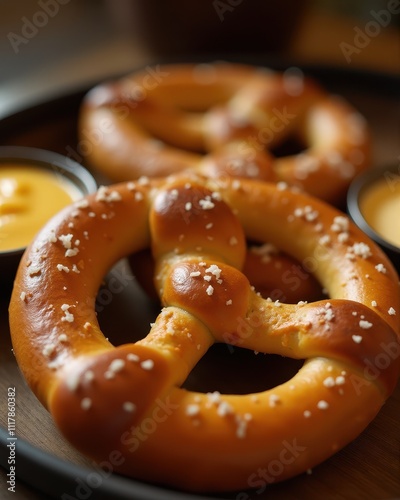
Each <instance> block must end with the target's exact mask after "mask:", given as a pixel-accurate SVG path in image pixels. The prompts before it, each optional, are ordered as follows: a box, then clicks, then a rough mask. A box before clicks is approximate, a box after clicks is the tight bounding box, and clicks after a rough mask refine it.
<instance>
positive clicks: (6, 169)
mask: <svg viewBox="0 0 400 500" xmlns="http://www.w3.org/2000/svg"><path fill="white" fill-rule="evenodd" d="M81 197H82V192H81V191H80V190H79V188H78V187H77V186H76V185H75V184H73V183H72V182H71V181H70V180H69V179H67V178H65V177H64V176H63V175H62V174H58V173H57V172H54V171H51V170H47V169H44V168H42V167H27V166H23V165H19V164H18V163H16V164H14V163H11V162H10V163H9V164H3V165H1V166H0V251H4V250H14V249H16V248H21V247H25V246H26V245H27V244H28V243H29V242H30V241H31V240H32V239H33V237H34V236H35V234H36V233H37V232H38V231H39V229H40V228H41V227H42V226H43V225H44V224H45V223H46V222H47V221H48V220H49V219H50V217H52V216H53V215H55V214H56V213H57V212H58V211H59V210H61V209H62V208H64V207H65V206H66V205H69V204H70V203H72V202H73V201H75V200H78V199H79V198H81Z"/></svg>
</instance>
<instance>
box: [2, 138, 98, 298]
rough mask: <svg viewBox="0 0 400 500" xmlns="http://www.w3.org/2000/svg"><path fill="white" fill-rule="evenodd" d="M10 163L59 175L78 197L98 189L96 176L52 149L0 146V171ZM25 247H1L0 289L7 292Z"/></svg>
mask: <svg viewBox="0 0 400 500" xmlns="http://www.w3.org/2000/svg"><path fill="white" fill-rule="evenodd" d="M10 164H11V165H12V164H15V165H20V166H24V167H35V168H41V169H46V170H50V171H52V172H56V173H57V176H62V177H64V178H65V179H66V180H68V181H69V182H71V183H72V184H73V185H74V186H75V187H76V188H77V189H76V191H77V193H79V192H80V193H81V197H83V196H85V195H87V194H89V193H92V192H94V191H95V190H96V189H97V184H96V181H95V179H94V178H93V177H92V175H91V174H90V173H89V172H88V171H87V170H86V169H85V168H84V167H82V165H80V164H79V163H76V162H75V161H73V160H71V159H70V158H67V157H65V156H62V155H60V154H58V153H55V152H52V151H46V150H43V149H37V148H29V147H24V146H2V147H0V170H1V168H2V166H5V165H10ZM77 199H79V197H77ZM0 209H1V206H0ZM0 216H1V210H0ZM0 231H1V219H0ZM25 248H26V246H23V247H19V248H11V249H7V250H0V292H5V293H8V292H9V290H10V288H11V286H12V282H13V280H14V277H15V272H16V270H17V267H18V264H19V261H20V259H21V256H22V254H23V252H24V251H25Z"/></svg>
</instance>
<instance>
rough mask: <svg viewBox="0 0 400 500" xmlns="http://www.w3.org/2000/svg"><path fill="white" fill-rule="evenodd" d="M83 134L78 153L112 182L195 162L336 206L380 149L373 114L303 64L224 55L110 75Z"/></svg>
mask: <svg viewBox="0 0 400 500" xmlns="http://www.w3.org/2000/svg"><path fill="white" fill-rule="evenodd" d="M79 134H80V141H79V144H78V153H81V154H82V155H84V156H85V158H86V160H87V161H88V162H90V163H91V165H92V166H93V167H95V168H97V169H98V170H100V171H101V172H103V173H105V174H106V175H107V176H108V178H109V179H111V180H113V181H129V180H132V179H137V178H139V177H140V176H142V175H147V176H151V177H160V176H165V175H169V174H173V173H177V172H180V171H183V170H188V169H190V170H192V171H193V170H194V171H196V172H198V173H201V174H203V175H207V176H209V177H210V176H212V177H221V176H222V177H227V176H235V177H241V178H243V177H244V178H254V179H258V180H262V181H267V182H271V181H272V182H279V181H282V182H286V183H288V184H290V185H294V186H297V187H298V188H300V189H302V190H304V191H306V192H308V193H310V194H312V195H314V196H317V197H319V198H321V199H324V200H326V201H329V202H330V203H332V204H335V205H337V206H341V204H342V203H343V201H344V198H345V194H346V191H347V188H348V186H349V184H350V182H351V180H352V179H353V178H354V176H355V175H357V174H358V173H359V172H361V171H362V170H364V169H365V168H367V167H368V166H369V164H370V155H371V138H370V133H369V129H368V125H367V123H366V120H365V119H364V117H363V116H361V114H360V113H358V111H357V110H356V109H355V108H354V107H353V106H352V105H351V104H350V103H349V102H346V101H345V100H344V99H343V98H339V97H338V96H333V95H330V94H329V93H328V92H327V91H326V90H324V89H323V88H322V87H321V86H319V85H318V84H317V83H316V82H315V81H313V80H312V79H310V78H305V77H304V75H303V73H302V72H301V71H300V70H299V69H297V70H295V69H293V68H292V69H291V70H290V69H289V70H287V71H285V72H282V73H280V72H273V71H271V70H267V69H265V68H257V67H253V66H247V65H242V64H233V63H223V62H219V63H212V64H199V65H195V64H180V65H179V64H176V65H164V66H156V67H155V68H153V67H147V68H145V69H143V70H142V71H136V72H134V73H132V74H130V75H128V76H126V77H125V78H121V79H119V80H115V81H111V82H104V83H101V84H99V85H97V86H96V87H94V88H93V89H92V90H91V91H90V92H89V93H88V94H87V95H86V97H85V99H84V100H83V102H82V106H81V112H80V120H79ZM293 139H294V141H292V142H295V143H296V144H297V145H298V146H296V148H293V144H292V145H291V147H290V148H287V147H286V149H285V147H284V145H285V143H287V142H289V143H290V140H293ZM294 149H297V150H298V151H297V152H295V151H294Z"/></svg>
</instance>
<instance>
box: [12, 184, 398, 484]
mask: <svg viewBox="0 0 400 500" xmlns="http://www.w3.org/2000/svg"><path fill="white" fill-rule="evenodd" d="M246 238H248V239H249V240H253V241H260V242H262V241H271V242H272V243H273V244H275V245H276V246H277V247H278V248H281V249H283V250H284V251H285V252H287V253H288V254H291V255H293V256H294V257H295V258H297V259H298V260H299V261H300V262H303V263H306V262H307V263H308V265H309V266H308V267H311V266H310V264H311V263H313V269H314V271H315V272H314V274H315V276H316V278H317V279H318V280H319V281H320V282H321V284H322V285H323V286H324V287H325V288H326V289H327V291H328V293H329V299H327V300H322V301H317V302H311V303H298V304H290V305H289V304H285V303H282V302H279V301H272V300H268V299H263V298H262V297H261V296H260V295H259V294H257V293H256V292H255V290H254V289H253V288H252V287H251V284H250V283H249V281H248V279H247V278H246V277H245V276H244V275H243V273H242V272H241V271H240V269H241V266H242V265H243V261H244V258H245V252H246ZM147 247H151V248H152V252H153V256H154V259H155V262H156V273H155V283H156V288H157V289H158V291H159V294H160V297H161V300H162V303H163V309H162V310H161V312H160V314H159V315H158V317H157V318H156V320H155V322H154V324H152V325H151V328H150V331H149V333H148V335H147V336H146V337H145V338H143V339H141V340H139V341H137V342H135V343H128V344H124V345H118V346H113V345H112V344H111V343H110V342H109V341H108V340H107V339H106V338H105V337H104V335H103V334H102V332H101V329H100V326H99V323H98V321H97V318H96V314H95V308H94V305H95V300H96V293H97V290H98V288H99V286H100V284H101V282H102V279H103V276H104V275H105V273H106V272H107V270H108V269H110V266H112V265H113V264H114V263H115V262H116V261H117V260H118V259H120V258H121V257H123V256H124V255H128V254H131V253H135V252H139V251H141V250H142V249H144V248H147ZM399 307H400V294H399V288H398V277H397V275H396V272H395V270H394V268H393V267H392V265H391V264H390V262H389V260H388V259H387V258H386V256H385V255H384V254H383V253H382V252H381V250H380V249H379V248H378V247H377V246H375V245H374V244H373V242H372V241H370V240H369V239H368V238H367V236H366V235H365V234H364V233H362V232H361V231H360V230H359V229H358V228H356V227H355V226H354V225H353V224H352V223H351V222H349V220H348V219H347V217H345V216H344V215H343V214H342V213H341V212H339V211H338V210H336V209H334V208H333V207H331V206H329V205H326V204H325V203H323V202H322V201H320V200H317V199H314V198H312V197H309V196H306V195H303V194H300V193H298V192H293V191H291V190H289V189H285V190H283V189H278V188H277V187H276V186H275V185H274V184H269V183H260V182H256V181H250V180H243V181H240V184H239V185H238V183H237V181H236V182H235V181H233V180H230V179H227V180H226V182H225V183H224V185H223V186H222V185H221V183H219V184H218V183H215V182H213V181H212V180H210V179H206V178H203V177H199V176H194V175H190V176H189V175H187V176H184V177H182V176H177V177H170V178H167V179H163V180H157V181H156V180H155V181H151V182H147V183H143V182H142V183H140V182H128V183H123V184H117V185H111V186H109V187H102V188H100V189H99V191H98V192H97V193H96V194H93V195H89V196H88V197H86V198H85V199H84V200H83V201H80V202H76V203H75V204H74V205H73V206H71V207H68V208H67V209H65V210H63V211H62V212H60V213H59V214H58V215H57V216H56V217H55V218H53V219H52V220H51V221H50V222H49V223H48V224H47V225H46V227H45V228H43V230H42V231H41V232H40V234H39V235H38V236H37V238H36V239H35V241H34V242H33V243H32V244H31V246H30V247H29V248H28V250H27V251H26V252H25V254H24V256H23V259H22V262H21V265H20V267H19V271H18V274H17V277H16V281H15V286H14V290H13V294H12V298H11V303H10V326H11V335H12V342H13V347H14V352H15V355H16V358H17V361H18V363H19V366H20V367H21V370H22V372H23V374H24V375H25V377H26V379H27V381H28V383H29V385H30V387H31V388H32V389H33V391H34V392H35V394H36V395H37V397H38V398H39V400H40V401H41V402H42V403H43V404H44V405H45V406H46V407H47V408H48V409H49V411H50V412H51V414H52V416H53V418H54V420H55V422H56V424H57V425H58V427H59V429H60V430H61V432H62V433H63V434H64V436H65V437H66V438H67V439H68V440H69V441H70V442H71V443H72V444H73V445H74V446H75V447H76V448H77V449H78V450H80V451H81V452H82V453H84V454H86V455H87V456H89V457H91V458H92V459H94V460H96V461H98V462H102V461H104V460H106V461H107V460H109V457H110V456H111V454H113V455H112V456H113V457H114V458H115V454H117V455H118V457H119V458H118V460H114V462H113V463H115V468H114V471H115V472H119V473H122V474H125V475H130V476H134V477H136V478H140V479H141V480H145V481H151V482H156V483H159V484H164V485H165V484H166V485H170V486H172V487H175V488H179V489H183V490H193V491H223V490H237V489H243V488H248V487H250V486H252V485H254V479H255V478H256V477H257V473H258V471H259V470H265V471H266V474H267V476H268V477H269V478H270V482H276V481H281V480H284V479H286V478H289V477H291V476H294V475H296V474H299V473H302V472H304V471H306V470H307V469H309V468H310V467H314V466H315V465H316V464H319V463H320V462H321V461H323V460H325V459H326V458H327V457H329V456H331V455H332V454H334V453H335V452H336V451H338V450H339V449H340V448H342V447H343V446H345V445H346V444H347V443H349V442H350V441H351V440H353V439H354V438H355V437H356V436H358V435H359V434H360V433H361V432H362V431H363V429H364V428H365V427H366V426H367V425H368V423H369V422H370V421H371V420H372V419H373V418H374V417H375V415H376V414H377V413H378V411H379V409H380V408H381V406H382V405H383V403H384V402H385V400H386V399H387V398H388V397H389V395H390V394H391V392H392V391H393V389H394V387H395V384H396V382H397V380H398V377H399V368H400V367H399V359H400V356H399V353H400V345H399V338H398V335H399V317H400V315H399ZM243 324H246V325H247V327H248V328H245V329H244V328H239V327H238V326H239V325H243ZM116 328H117V324H116ZM216 342H218V343H220V342H225V343H229V344H231V345H234V346H237V347H238V348H239V347H242V348H246V349H251V350H255V351H258V352H263V353H274V354H277V355H282V356H288V357H291V358H296V359H300V360H305V361H304V364H303V366H302V367H301V368H300V370H299V371H298V372H297V373H296V375H295V376H294V377H293V378H291V379H290V380H288V381H287V382H285V383H283V384H281V385H279V386H277V387H274V388H273V389H270V390H266V391H264V392H259V393H253V394H244V395H235V394H220V393H218V392H211V393H200V392H194V391H190V390H186V389H184V388H182V384H183V383H184V381H185V379H186V378H187V376H188V374H189V373H190V371H191V370H192V368H193V367H194V366H195V365H196V363H197V362H198V361H199V360H200V359H201V358H202V356H203V355H204V354H205V353H206V351H207V350H208V349H209V348H210V347H211V346H212V345H213V344H214V343H216ZM266 362H267V361H266ZM371 367H373V368H374V370H372V374H371ZM237 371H238V373H241V369H240V366H238V367H237ZM242 376H243V377H248V376H249V374H248V373H242ZM252 478H253V479H252ZM268 482H269V481H268Z"/></svg>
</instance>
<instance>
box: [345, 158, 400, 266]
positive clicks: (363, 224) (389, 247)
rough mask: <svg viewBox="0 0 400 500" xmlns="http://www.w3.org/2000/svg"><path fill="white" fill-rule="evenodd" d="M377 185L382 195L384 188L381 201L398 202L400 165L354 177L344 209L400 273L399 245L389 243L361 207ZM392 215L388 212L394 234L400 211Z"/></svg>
mask: <svg viewBox="0 0 400 500" xmlns="http://www.w3.org/2000/svg"><path fill="white" fill-rule="evenodd" d="M379 186H380V188H381V189H382V190H383V192H384V190H385V189H387V198H384V201H387V199H388V198H389V197H394V196H396V199H397V200H398V199H399V198H397V196H400V194H398V193H400V164H399V165H390V166H386V167H380V168H373V169H371V170H368V171H366V172H364V173H362V174H360V175H359V176H358V177H356V178H355V179H354V181H353V182H352V184H351V185H350V188H349V190H348V193H347V209H348V213H349V215H350V217H351V218H352V219H353V221H354V222H355V223H356V224H357V226H358V227H359V228H360V229H361V230H362V231H364V232H365V233H366V234H367V235H368V236H369V237H370V238H371V239H372V240H374V241H375V242H376V243H377V244H378V245H379V246H380V247H381V248H382V250H383V251H384V252H385V253H386V254H387V255H388V257H389V258H390V259H391V261H392V262H393V265H394V266H395V268H396V269H397V272H398V273H400V244H399V245H397V243H396V242H395V241H388V237H387V236H386V232H385V231H381V230H380V229H379V227H377V225H376V223H374V221H373V220H372V219H371V217H370V216H369V215H368V214H367V213H366V210H365V209H363V205H364V204H366V203H367V198H366V197H367V196H371V193H372V190H373V189H374V188H375V187H377V188H378V187H379ZM383 196H384V195H383ZM392 212H394V213H390V220H392V221H393V234H394V231H395V230H396V227H397V228H398V227H399V226H398V225H399V224H400V211H399V213H397V209H396V208H393V210H392ZM389 239H391V238H390V237H389Z"/></svg>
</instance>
